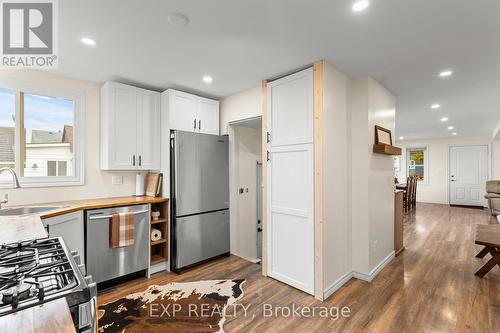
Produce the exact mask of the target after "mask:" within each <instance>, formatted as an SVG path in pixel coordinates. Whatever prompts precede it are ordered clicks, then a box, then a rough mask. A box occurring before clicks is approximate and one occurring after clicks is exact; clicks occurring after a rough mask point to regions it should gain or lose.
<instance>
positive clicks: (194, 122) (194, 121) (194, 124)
mask: <svg viewBox="0 0 500 333" xmlns="http://www.w3.org/2000/svg"><path fill="white" fill-rule="evenodd" d="M193 128H194V129H196V118H195V119H194V120H193Z"/></svg>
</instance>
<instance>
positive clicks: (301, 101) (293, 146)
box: [267, 69, 314, 294]
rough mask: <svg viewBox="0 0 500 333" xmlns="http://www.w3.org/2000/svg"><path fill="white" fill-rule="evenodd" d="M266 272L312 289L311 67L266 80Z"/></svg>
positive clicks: (310, 290)
mask: <svg viewBox="0 0 500 333" xmlns="http://www.w3.org/2000/svg"><path fill="white" fill-rule="evenodd" d="M267 109H268V129H269V130H270V138H271V140H270V142H269V143H268V147H267V148H268V157H269V161H268V162H267V172H268V173H267V175H268V177H267V185H268V186H267V188H268V223H267V231H268V237H267V250H268V252H267V265H268V266H267V274H268V275H269V276H270V277H273V278H275V279H277V280H280V281H282V282H285V283H287V284H289V285H291V286H293V287H296V288H298V289H300V290H303V291H305V292H307V293H310V294H314V155H313V72H312V69H307V70H304V71H301V72H298V73H295V74H292V75H290V76H287V77H284V78H282V79H279V80H276V81H273V82H270V83H269V84H268V106H267Z"/></svg>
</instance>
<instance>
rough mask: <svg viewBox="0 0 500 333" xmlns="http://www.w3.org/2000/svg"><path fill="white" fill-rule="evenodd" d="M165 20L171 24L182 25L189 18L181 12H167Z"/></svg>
mask: <svg viewBox="0 0 500 333" xmlns="http://www.w3.org/2000/svg"><path fill="white" fill-rule="evenodd" d="M167 20H168V23H170V24H171V25H177V26H184V25H188V24H189V18H188V17H187V16H186V15H184V14H181V13H171V14H168V16H167Z"/></svg>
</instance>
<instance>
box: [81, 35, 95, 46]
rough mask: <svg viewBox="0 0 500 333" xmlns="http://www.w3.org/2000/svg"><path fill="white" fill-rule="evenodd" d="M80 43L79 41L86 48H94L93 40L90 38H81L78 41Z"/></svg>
mask: <svg viewBox="0 0 500 333" xmlns="http://www.w3.org/2000/svg"><path fill="white" fill-rule="evenodd" d="M80 41H81V42H82V43H83V44H85V45H88V46H95V45H96V42H95V40H93V39H92V38H88V37H82V38H81V39H80Z"/></svg>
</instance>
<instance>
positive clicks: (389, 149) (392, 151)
mask: <svg viewBox="0 0 500 333" xmlns="http://www.w3.org/2000/svg"><path fill="white" fill-rule="evenodd" d="M373 152H374V153H376V154H384V155H401V148H399V147H394V146H390V145H386V144H383V143H378V144H374V145H373Z"/></svg>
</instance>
